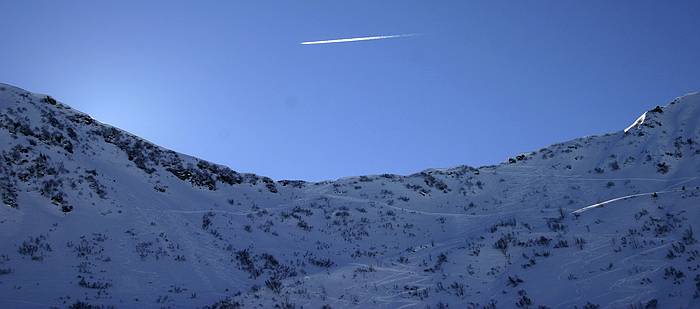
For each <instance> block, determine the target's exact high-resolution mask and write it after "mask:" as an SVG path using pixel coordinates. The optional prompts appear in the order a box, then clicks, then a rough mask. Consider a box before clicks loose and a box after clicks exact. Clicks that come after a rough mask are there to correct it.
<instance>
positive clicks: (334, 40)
mask: <svg viewBox="0 0 700 309" xmlns="http://www.w3.org/2000/svg"><path fill="white" fill-rule="evenodd" d="M414 35H416V34H415V33H409V34H394V35H377V36H365V37H358V38H346V39H332V40H323V41H308V42H301V45H315V44H330V43H346V42H358V41H371V40H383V39H395V38H405V37H409V36H414Z"/></svg>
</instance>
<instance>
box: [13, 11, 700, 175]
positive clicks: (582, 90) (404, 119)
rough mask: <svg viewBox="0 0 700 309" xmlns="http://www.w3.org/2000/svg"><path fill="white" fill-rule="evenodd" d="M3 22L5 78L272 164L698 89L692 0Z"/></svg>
mask: <svg viewBox="0 0 700 309" xmlns="http://www.w3.org/2000/svg"><path fill="white" fill-rule="evenodd" d="M0 29H2V34H1V36H0V68H1V69H0V82H4V83H10V84H13V85H16V86H19V87H22V88H25V89H27V90H30V91H35V92H43V93H50V94H52V95H53V96H54V97H56V98H58V99H59V100H61V101H64V102H66V103H68V104H70V105H71V106H73V107H74V108H76V109H79V110H82V111H84V112H87V113H89V114H91V115H92V116H94V117H95V118H97V119H98V120H100V121H102V122H106V123H109V124H112V125H115V126H117V127H120V128H123V129H125V130H128V131H130V132H132V133H134V134H137V135H139V136H142V137H144V138H146V139H148V140H150V141H153V142H155V143H157V144H159V145H162V146H165V147H168V148H171V149H173V150H176V151H179V152H183V153H187V154H190V155H194V156H198V157H201V158H203V159H207V160H210V161H213V162H217V163H221V164H225V165H228V166H230V167H232V168H233V169H235V170H239V171H245V172H255V173H258V174H262V175H267V176H271V177H273V178H276V179H281V178H287V179H305V180H322V179H334V178H338V177H343V176H351V175H362V174H377V173H385V172H390V173H399V174H408V173H413V172H417V171H420V170H422V169H426V168H430V167H450V166H455V165H460V164H467V165H472V166H479V165H485V164H494V163H498V162H501V161H503V160H505V159H507V157H509V156H512V155H515V154H517V153H519V152H526V151H530V150H536V149H539V148H541V147H544V146H547V145H549V144H552V143H555V142H561V141H565V140H568V139H571V138H575V137H579V136H584V135H593V134H601V133H606V132H611V131H616V130H621V129H623V128H625V127H626V126H627V125H628V124H629V123H631V122H632V121H634V120H635V119H636V117H637V116H638V115H639V114H640V113H641V112H643V111H644V110H646V109H649V108H651V107H653V106H655V105H658V104H664V103H666V102H668V101H670V100H671V99H673V98H674V97H676V96H679V95H682V94H685V93H687V92H691V91H697V90H700V74H698V73H699V72H700V57H699V56H698V55H700V30H699V29H700V2H698V1H688V2H683V1H544V0H542V1H508V2H506V1H343V2H341V1H111V2H108V1H33V0H27V1H0ZM402 33H420V35H418V36H413V37H405V38H396V39H387V40H376V41H365V42H352V43H341V44H324V45H300V44H299V43H300V42H302V41H312V40H323V39H333V38H345V37H356V36H370V35H387V34H402Z"/></svg>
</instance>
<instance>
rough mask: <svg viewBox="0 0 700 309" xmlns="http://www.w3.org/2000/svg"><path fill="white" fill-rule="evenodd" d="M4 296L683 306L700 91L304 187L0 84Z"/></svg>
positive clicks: (698, 201)
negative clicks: (639, 111) (574, 131)
mask: <svg viewBox="0 0 700 309" xmlns="http://www.w3.org/2000/svg"><path fill="white" fill-rule="evenodd" d="M0 109H1V110H2V112H1V114H0V151H1V152H2V153H1V154H2V157H1V158H0V197H1V198H2V202H3V204H4V205H5V206H4V207H0V238H1V239H2V241H1V242H0V306H2V307H7V308H25V307H26V308H46V307H73V308H91V307H90V306H93V307H112V306H113V307H127V308H130V307H183V308H191V307H206V308H238V307H260V308H271V307H279V308H295V307H296V308H302V307H304V308H309V307H310V308H318V307H325V308H329V307H332V308H345V307H359V308H368V307H386V308H399V307H401V308H408V307H416V308H424V307H430V308H447V307H450V308H462V307H467V308H512V307H521V308H535V307H547V308H599V307H606V308H619V307H623V308H656V307H661V308H666V307H671V308H695V307H699V306H700V301H699V300H698V299H699V297H700V251H699V250H700V247H699V246H698V241H697V237H695V235H694V231H697V230H700V226H699V225H700V220H699V219H700V208H699V207H698V206H699V205H700V187H699V186H700V179H699V177H700V144H698V143H699V142H700V94H697V93H695V94H690V95H686V96H683V97H680V98H677V99H675V100H673V101H672V102H670V103H669V104H667V105H665V106H659V107H656V108H654V109H652V110H650V111H647V112H645V113H644V114H643V115H642V116H641V117H640V118H639V119H638V120H637V121H635V122H634V123H633V124H632V125H631V126H629V127H628V128H627V129H625V130H622V131H619V132H614V133H610V134H606V135H602V136H590V137H584V138H579V139H575V140H572V141H568V142H564V143H559V144H554V145H551V146H549V147H546V148H542V149H539V150H537V151H532V152H527V153H523V154H519V155H516V156H513V157H512V158H509V159H507V160H505V162H503V163H502V164H499V165H494V166H483V167H479V168H475V167H468V166H459V167H454V168H449V169H430V170H425V171H423V172H419V173H416V174H413V175H408V176H401V175H393V174H384V175H371V176H359V177H349V178H343V179H340V180H336V181H324V182H304V181H289V180H278V181H275V180H272V179H270V178H268V177H263V176H258V175H255V174H245V173H239V172H236V171H234V170H232V169H230V168H228V167H225V166H221V165H217V164H214V163H211V162H207V161H205V160H201V159H198V158H194V157H191V156H187V155H183V154H180V153H177V152H174V151H171V150H168V149H164V148H162V147H159V146H157V145H154V144H152V143H150V142H148V141H146V140H144V139H141V138H139V137H137V136H134V135H132V134H129V133H127V132H124V131H122V130H119V129H117V128H114V127H112V126H109V125H106V124H102V123H100V122H99V121H97V120H95V119H93V118H91V117H90V116H88V115H86V114H84V113H81V112H79V111H76V110H73V109H71V108H70V107H68V106H67V105H65V104H63V103H61V102H58V101H57V100H56V99H54V98H52V97H50V96H47V95H40V94H35V93H31V92H27V91H25V90H22V89H19V88H16V87H13V86H9V85H4V84H0Z"/></svg>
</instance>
